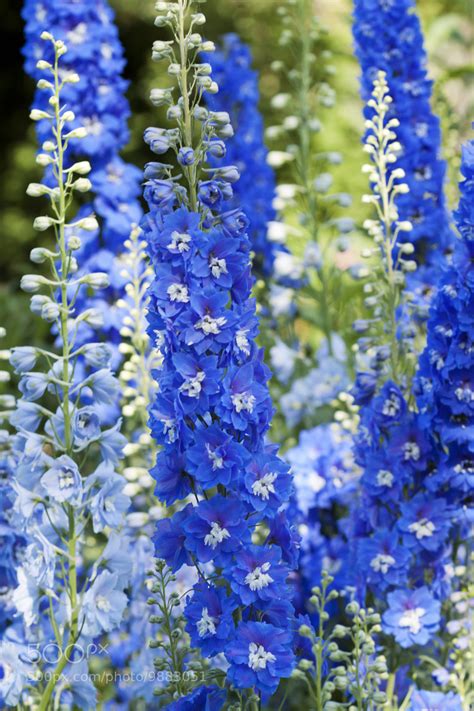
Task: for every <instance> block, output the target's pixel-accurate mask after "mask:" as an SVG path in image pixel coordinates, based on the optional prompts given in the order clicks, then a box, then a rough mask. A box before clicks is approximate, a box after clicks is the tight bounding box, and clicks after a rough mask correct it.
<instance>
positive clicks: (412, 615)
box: [398, 607, 426, 634]
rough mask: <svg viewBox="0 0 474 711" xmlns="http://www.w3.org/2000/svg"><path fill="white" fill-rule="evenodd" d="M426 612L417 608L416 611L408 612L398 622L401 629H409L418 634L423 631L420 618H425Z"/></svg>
mask: <svg viewBox="0 0 474 711" xmlns="http://www.w3.org/2000/svg"><path fill="white" fill-rule="evenodd" d="M425 612H426V610H424V609H423V608H422V607H416V608H415V609H414V610H406V611H405V612H404V613H403V615H402V616H401V617H400V619H399V620H398V625H399V627H408V629H409V630H410V632H412V633H413V634H418V632H419V631H420V630H421V622H420V618H421V617H423V615H424V614H425Z"/></svg>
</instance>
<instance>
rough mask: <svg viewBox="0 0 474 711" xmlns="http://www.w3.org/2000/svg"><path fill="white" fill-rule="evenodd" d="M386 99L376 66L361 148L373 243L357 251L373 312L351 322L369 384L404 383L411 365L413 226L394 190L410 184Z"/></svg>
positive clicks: (401, 191)
mask: <svg viewBox="0 0 474 711" xmlns="http://www.w3.org/2000/svg"><path fill="white" fill-rule="evenodd" d="M391 104H392V97H391V96H390V94H389V89H388V86H387V81H386V78H385V74H384V73H383V72H379V74H378V75H377V78H376V79H375V81H374V87H373V92H372V98H371V99H369V105H370V108H371V110H372V112H373V113H372V118H370V119H367V121H366V126H367V136H366V142H365V146H364V149H365V151H366V153H367V154H368V155H369V157H370V163H367V164H366V165H364V166H363V171H364V172H366V173H368V177H369V181H370V184H371V188H372V193H371V194H369V195H364V197H363V201H364V202H366V203H369V204H371V205H373V206H374V208H375V213H376V215H375V219H370V220H366V221H365V223H364V227H365V228H366V229H367V231H368V233H369V235H370V236H371V238H372V239H373V241H374V243H375V246H374V248H373V249H366V250H364V251H363V253H362V256H363V257H366V258H367V259H370V260H372V261H371V262H370V264H369V266H368V269H367V270H366V272H367V275H368V276H369V277H370V279H369V278H368V279H366V282H365V286H364V291H365V294H366V298H365V304H366V306H367V307H368V308H370V309H371V310H372V312H373V316H372V318H369V319H366V320H364V319H360V320H358V321H356V322H355V323H354V328H355V330H356V332H358V333H360V334H367V335H365V336H364V337H363V338H361V339H360V340H359V348H360V349H361V351H362V352H369V357H370V366H371V369H372V372H373V374H374V375H373V386H374V387H375V383H376V379H377V376H380V377H381V378H382V380H383V379H387V378H391V379H392V380H393V381H394V382H396V383H398V384H400V385H401V384H403V385H404V386H405V387H409V384H410V377H411V375H412V372H413V369H414V365H415V359H414V357H413V354H412V353H411V349H410V337H411V338H413V334H412V333H409V332H408V328H409V324H406V323H405V322H404V321H401V320H400V310H401V309H402V308H403V299H404V298H405V295H404V291H403V288H404V286H405V281H406V278H405V275H406V273H411V272H413V271H414V270H415V269H416V267H417V264H416V262H415V261H414V260H413V259H411V258H410V257H411V255H412V254H413V252H414V246H413V244H412V243H411V242H405V241H404V235H405V234H407V233H408V234H409V233H410V232H411V231H412V229H413V225H412V223H411V222H409V221H407V220H402V219H400V216H399V211H398V207H397V198H398V196H399V195H406V194H407V193H408V192H409V187H408V184H407V183H405V182H403V181H404V179H405V171H404V170H403V168H394V167H393V165H394V164H396V162H397V156H398V153H399V152H400V150H401V145H400V142H399V141H398V140H397V133H396V131H397V129H398V127H399V125H400V122H399V121H398V119H397V118H395V117H392V118H388V113H389V109H390V106H391ZM374 257H375V259H374ZM404 327H405V330H404ZM368 377H369V376H367V378H368ZM359 381H361V378H359ZM356 388H357V384H356Z"/></svg>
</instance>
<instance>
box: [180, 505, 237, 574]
mask: <svg viewBox="0 0 474 711" xmlns="http://www.w3.org/2000/svg"><path fill="white" fill-rule="evenodd" d="M183 527H184V531H185V533H186V547H187V548H188V550H190V551H191V552H193V553H195V554H196V556H197V558H198V560H200V561H203V562H207V561H210V560H213V559H216V558H221V557H222V555H225V554H227V553H233V552H234V551H236V550H238V549H239V548H240V547H241V546H242V544H243V543H245V542H247V541H248V540H249V538H250V531H249V528H248V524H247V522H246V521H245V510H244V507H243V505H242V504H241V503H240V501H238V500H237V499H233V498H224V497H223V496H220V495H216V496H214V497H213V498H212V499H209V501H201V502H200V503H199V505H198V506H195V507H194V509H193V510H192V512H191V513H190V515H188V518H187V520H186V521H185V522H184V525H183Z"/></svg>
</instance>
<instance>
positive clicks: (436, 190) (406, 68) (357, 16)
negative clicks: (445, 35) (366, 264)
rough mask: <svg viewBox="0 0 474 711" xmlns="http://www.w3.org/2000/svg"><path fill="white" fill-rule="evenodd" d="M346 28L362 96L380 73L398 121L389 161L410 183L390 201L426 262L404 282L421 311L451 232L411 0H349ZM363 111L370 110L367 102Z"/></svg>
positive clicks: (420, 38) (406, 238) (435, 123)
mask: <svg viewBox="0 0 474 711" xmlns="http://www.w3.org/2000/svg"><path fill="white" fill-rule="evenodd" d="M353 34H354V41H355V51H356V56H357V58H358V60H359V62H360V65H361V69H362V74H361V93H362V98H363V100H364V102H367V101H368V99H369V97H370V94H371V93H372V86H373V82H374V79H375V78H376V75H377V73H378V72H379V71H383V72H385V76H386V81H387V84H388V89H389V93H390V96H391V98H392V100H393V101H392V104H391V106H390V108H389V112H388V116H387V117H388V118H389V119H390V118H392V116H393V117H396V118H397V119H398V121H399V122H400V126H399V128H398V130H397V135H398V140H399V142H400V144H401V146H402V150H401V152H400V154H399V155H398V156H397V162H396V165H394V166H393V168H394V169H395V170H400V169H402V170H404V172H405V178H404V180H405V182H406V184H407V185H408V186H409V190H408V191H407V192H406V193H403V194H400V195H399V196H398V197H397V201H396V205H397V209H398V213H399V215H400V220H402V221H405V220H406V221H408V222H410V223H411V225H412V230H411V231H410V232H409V233H407V234H406V235H404V241H409V242H411V243H413V245H414V247H415V252H414V258H415V259H416V261H417V263H418V265H419V267H423V265H426V267H423V268H420V269H419V270H417V273H416V274H414V275H410V279H409V281H410V289H411V291H412V293H413V295H414V297H415V299H416V301H417V302H419V306H420V308H421V310H422V312H423V313H424V314H425V315H426V313H427V294H428V295H429V293H431V291H432V289H433V286H434V282H435V281H436V266H437V265H442V263H443V261H444V253H445V252H447V251H449V250H450V249H451V243H452V239H453V235H452V230H451V227H450V215H449V213H448V211H447V208H446V201H445V197H444V188H443V183H444V177H445V171H446V166H445V163H444V161H443V160H442V159H441V157H440V150H441V132H440V124H439V119H438V118H437V117H436V116H435V115H434V114H433V112H432V109H431V106H430V99H431V86H432V82H431V81H430V80H429V79H428V76H427V70H426V53H425V49H424V46H423V34H422V29H421V26H420V21H419V19H418V17H417V15H416V12H415V2H414V0H401V1H400V2H398V1H397V2H395V1H394V0H375V2H373V1H372V0H355V3H354V24H353ZM365 116H366V118H368V119H371V118H372V117H373V108H372V107H371V106H370V105H369V104H367V107H366V109H365ZM390 173H391V168H390V166H388V174H389V176H390ZM428 301H429V299H428Z"/></svg>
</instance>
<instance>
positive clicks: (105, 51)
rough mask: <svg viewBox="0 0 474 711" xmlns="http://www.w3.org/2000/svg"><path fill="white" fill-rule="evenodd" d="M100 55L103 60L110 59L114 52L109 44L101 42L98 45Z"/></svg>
mask: <svg viewBox="0 0 474 711" xmlns="http://www.w3.org/2000/svg"><path fill="white" fill-rule="evenodd" d="M100 53H101V55H102V56H103V58H104V59H112V57H113V53H114V52H113V49H112V47H111V46H110V44H106V42H103V43H102V44H101V45H100Z"/></svg>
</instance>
